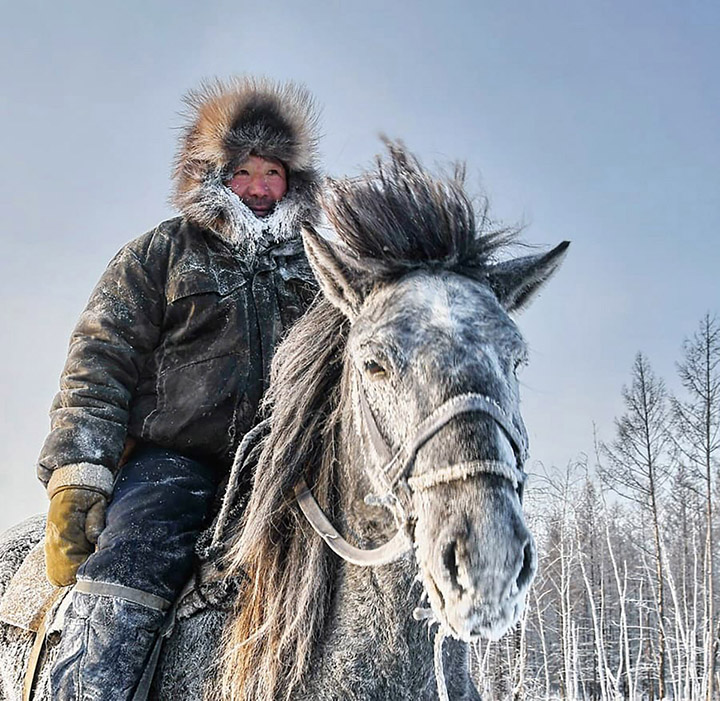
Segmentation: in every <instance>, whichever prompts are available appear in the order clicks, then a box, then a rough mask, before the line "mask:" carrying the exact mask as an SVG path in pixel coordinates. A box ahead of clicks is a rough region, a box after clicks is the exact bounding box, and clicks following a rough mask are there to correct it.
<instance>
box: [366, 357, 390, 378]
mask: <svg viewBox="0 0 720 701" xmlns="http://www.w3.org/2000/svg"><path fill="white" fill-rule="evenodd" d="M365 372H366V373H367V374H368V375H370V377H371V378H372V379H373V380H381V379H382V378H383V377H385V376H386V375H387V372H386V371H385V368H384V367H383V366H382V365H380V363H377V362H375V361H374V360H366V361H365Z"/></svg>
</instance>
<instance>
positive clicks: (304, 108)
mask: <svg viewBox="0 0 720 701" xmlns="http://www.w3.org/2000/svg"><path fill="white" fill-rule="evenodd" d="M188 104H189V105H190V107H191V108H192V110H193V111H194V115H193V117H194V118H193V120H192V121H191V123H190V124H189V126H188V128H187V130H186V132H185V134H184V137H183V140H182V142H181V147H180V152H179V155H178V159H177V162H176V168H175V196H174V201H175V203H176V204H177V206H178V208H179V209H180V210H181V212H182V213H183V215H182V216H180V217H178V218H175V219H171V220H169V221H166V222H163V223H162V224H160V225H159V226H157V227H156V228H155V229H153V230H152V231H150V232H148V233H147V234H145V235H143V236H141V237H139V238H137V239H135V240H134V241H131V242H130V243H129V244H127V245H126V246H124V247H123V248H122V249H121V250H120V252H119V253H118V254H117V255H116V256H115V258H114V259H113V260H112V261H111V263H110V264H109V266H108V268H107V270H106V271H105V273H104V274H103V276H102V278H101V279H100V281H99V283H98V285H97V286H96V288H95V290H94V291H93V293H92V295H91V297H90V301H89V302H88V305H87V308H86V309H85V311H84V312H83V314H82V315H81V317H80V320H79V322H78V324H77V326H76V328H75V330H74V332H73V334H72V338H71V342H70V350H69V354H68V357H67V362H66V364H65V368H64V370H63V374H62V377H61V380H60V391H59V393H58V394H57V395H56V397H55V400H54V402H53V405H52V409H51V431H50V434H49V435H48V437H47V439H46V441H45V443H44V445H43V448H42V451H41V454H40V458H39V462H38V476H39V478H40V479H41V480H42V481H43V482H45V483H46V484H47V485H48V491H49V493H50V495H51V496H52V494H53V493H54V492H55V491H56V490H58V489H61V488H64V487H66V486H82V487H86V488H90V489H94V490H97V491H100V492H102V493H104V494H105V495H107V496H109V494H110V493H111V491H112V484H113V478H114V474H115V472H116V471H117V468H118V463H119V460H120V457H121V455H122V453H123V449H124V446H125V444H126V439H127V438H128V437H129V438H134V439H138V440H142V441H148V442H151V443H154V444H157V445H160V446H163V447H166V448H168V449H171V450H174V451H176V452H179V453H182V454H186V455H189V456H192V457H196V458H198V459H206V460H209V461H212V462H213V463H217V464H219V465H221V466H227V465H229V464H230V463H231V461H232V458H233V453H234V450H235V448H236V447H237V445H238V443H239V441H240V440H241V438H242V436H243V434H244V433H245V432H246V431H248V430H249V429H250V428H251V427H252V425H253V421H254V420H255V418H256V413H257V409H258V406H259V402H260V399H261V397H262V393H263V391H264V389H265V386H266V384H267V381H268V378H269V368H270V361H271V359H272V355H273V352H274V349H275V347H276V345H277V343H278V342H279V340H280V338H281V337H282V335H283V333H284V331H285V330H286V329H287V328H288V327H289V326H290V325H291V324H292V323H293V322H294V321H295V320H296V319H297V318H298V317H299V316H300V315H301V314H302V313H303V312H304V311H305V310H306V309H307V307H308V306H309V304H310V302H311V301H312V299H313V297H314V295H315V292H316V283H315V281H314V278H313V276H312V272H311V270H310V267H309V265H308V263H307V260H306V258H305V254H304V251H303V247H302V241H301V238H300V230H301V225H302V223H303V222H305V221H310V222H312V221H314V220H315V218H316V216H315V199H316V195H317V190H318V186H319V185H318V184H319V180H320V176H319V172H318V171H317V169H316V167H315V162H314V157H315V140H314V139H315V136H314V134H315V131H314V113H313V106H312V101H311V99H310V97H309V95H308V94H307V93H306V92H305V91H304V90H303V89H302V88H298V87H297V86H293V85H289V86H287V85H286V86H278V85H274V84H271V83H268V82H266V81H253V80H252V79H250V80H247V79H245V80H237V81H233V82H230V83H227V84H221V83H214V84H210V85H206V86H204V88H203V89H201V90H200V91H198V92H196V93H191V94H190V96H189V97H188ZM250 154H254V155H259V156H262V157H272V158H277V159H280V160H282V162H283V163H284V164H285V167H286V171H287V175H288V192H287V194H286V195H285V197H283V198H282V200H280V202H278V203H277V205H276V207H275V209H274V210H273V211H272V212H271V213H270V214H269V215H267V216H266V217H264V218H262V219H259V218H257V217H255V215H254V214H253V213H252V211H251V210H250V209H249V208H248V207H246V206H245V205H244V204H243V203H242V202H241V200H240V199H239V198H238V197H237V196H236V195H235V194H234V193H233V192H232V191H231V190H230V189H229V188H228V187H226V182H227V180H228V178H229V176H230V175H231V174H232V172H233V169H234V168H235V167H237V165H238V164H239V163H241V162H243V161H244V160H245V159H246V158H247V156H248V155H250Z"/></svg>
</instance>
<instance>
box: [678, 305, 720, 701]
mask: <svg viewBox="0 0 720 701" xmlns="http://www.w3.org/2000/svg"><path fill="white" fill-rule="evenodd" d="M683 354H684V357H683V360H682V361H681V362H680V363H678V366H677V368H678V374H679V376H680V381H681V382H682V385H683V387H684V388H685V391H686V392H687V399H686V400H685V401H680V400H678V399H674V400H673V402H672V406H673V414H674V418H675V423H676V427H677V436H678V440H677V447H678V449H679V450H680V451H682V453H683V454H684V456H685V458H686V459H687V460H688V461H689V462H690V464H691V465H693V466H694V467H695V469H696V470H697V471H698V473H699V475H700V477H701V479H702V481H703V483H704V489H703V491H704V496H705V548H704V555H703V560H704V562H703V573H704V582H705V621H704V637H705V644H704V646H703V647H704V656H705V659H704V663H705V664H704V668H705V699H706V701H712V695H713V684H714V680H715V667H716V658H717V654H718V637H720V622H716V618H717V616H716V611H715V586H714V584H715V583H714V579H715V569H716V567H715V560H716V557H717V555H716V552H715V541H714V537H713V528H714V525H715V524H714V514H713V467H714V466H715V464H716V456H717V454H718V452H719V451H720V324H718V322H717V320H716V319H715V318H712V317H711V316H710V315H709V314H706V315H705V316H704V317H703V319H702V321H701V322H700V327H699V329H698V330H697V331H696V332H695V334H694V335H693V337H692V338H690V339H686V340H685V342H684V344H683Z"/></svg>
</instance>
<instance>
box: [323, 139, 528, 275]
mask: <svg viewBox="0 0 720 701" xmlns="http://www.w3.org/2000/svg"><path fill="white" fill-rule="evenodd" d="M386 145H387V148H388V156H387V157H386V158H384V159H383V158H380V157H379V158H378V160H377V165H376V169H375V170H374V171H372V172H369V173H368V174H366V175H364V176H362V177H360V178H351V179H345V180H330V181H329V183H328V187H327V188H326V191H325V194H324V196H323V208H324V209H325V212H326V214H327V217H328V220H329V222H330V224H331V225H332V226H333V228H334V229H335V230H336V232H337V234H338V236H339V237H340V238H341V240H342V241H343V243H344V244H345V245H346V246H347V248H348V249H350V251H351V253H352V255H353V256H354V257H355V258H356V259H357V261H358V266H359V267H360V268H362V269H363V270H364V271H373V270H374V271H377V273H378V275H381V276H383V277H388V276H395V275H399V274H403V273H404V272H406V271H407V270H408V269H412V268H418V267H424V266H428V265H432V266H434V267H441V268H446V269H450V270H459V269H463V268H467V267H475V268H477V267H482V266H484V265H486V264H487V263H488V262H489V261H490V260H491V259H492V258H493V256H494V255H495V253H496V252H497V250H498V249H499V248H501V247H502V246H504V245H506V244H508V243H510V242H511V241H512V240H513V238H514V236H515V233H516V232H515V230H513V229H510V228H500V227H496V226H495V225H494V224H493V222H492V221H491V220H490V219H489V216H488V207H487V199H486V198H485V197H479V198H477V200H476V204H477V209H476V205H475V204H474V203H473V200H472V199H471V198H470V197H469V195H468V194H467V192H466V190H465V186H464V180H465V168H464V166H463V165H462V164H456V165H455V168H454V171H453V172H452V173H450V174H445V175H442V176H440V177H436V176H433V175H431V174H430V173H429V172H428V171H426V170H425V169H424V168H423V166H422V165H421V164H420V162H419V161H418V160H417V158H415V156H413V155H412V154H410V153H409V152H408V151H407V150H406V149H405V148H404V147H403V146H402V144H399V143H392V142H386Z"/></svg>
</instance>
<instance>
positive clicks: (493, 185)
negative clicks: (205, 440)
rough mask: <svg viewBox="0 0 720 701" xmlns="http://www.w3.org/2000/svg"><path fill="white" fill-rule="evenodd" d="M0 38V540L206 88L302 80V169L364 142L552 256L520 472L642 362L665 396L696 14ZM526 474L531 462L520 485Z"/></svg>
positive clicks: (234, 19) (699, 278)
mask: <svg viewBox="0 0 720 701" xmlns="http://www.w3.org/2000/svg"><path fill="white" fill-rule="evenodd" d="M2 16H3V22H2V26H1V27H0V85H2V98H1V99H0V154H2V162H3V165H4V168H3V169H2V171H1V172H0V236H2V250H3V256H2V258H1V259H0V265H1V266H2V271H1V274H0V295H1V297H0V298H1V299H2V300H3V304H2V305H1V306H0V323H2V329H3V339H4V342H3V344H2V349H1V350H0V360H1V362H0V374H1V376H2V409H1V411H2V418H1V421H0V445H2V446H3V458H2V463H1V466H0V489H2V494H3V497H2V498H3V501H2V505H3V508H2V510H1V511H0V528H1V527H4V526H7V525H9V524H10V523H12V522H14V521H16V520H18V519H20V518H22V517H24V516H25V515H29V514H31V513H34V512H36V511H39V510H41V509H44V508H45V497H44V494H43V491H42V489H41V488H40V487H39V486H37V485H36V483H35V477H34V462H35V459H36V457H37V453H38V451H39V449H40V445H41V442H42V440H43V438H44V435H45V433H46V431H47V428H48V419H47V410H48V407H49V404H50V401H51V399H52V396H53V394H54V392H55V390H56V388H57V380H58V376H59V373H60V370H61V367H62V364H63V361H64V355H65V351H66V346H67V340H68V337H69V334H70V331H71V329H72V326H73V325H74V322H75V320H76V318H77V316H78V314H79V313H80V311H81V309H82V307H83V305H84V303H85V301H86V299H87V297H88V295H89V293H90V290H91V288H92V286H93V285H94V283H95V281H96V280H97V278H98V276H99V275H100V273H101V271H102V269H103V267H104V266H105V264H106V263H107V261H108V260H109V259H110V257H111V256H112V255H113V254H114V253H115V251H116V250H117V249H118V248H119V247H120V246H121V245H122V244H123V243H125V242H126V241H128V240H129V239H131V238H133V237H135V236H137V235H139V234H140V233H142V232H144V231H146V230H147V229H149V228H151V227H152V226H154V225H155V224H156V223H158V222H159V221H160V220H162V219H163V218H166V217H168V216H170V215H171V214H172V210H171V209H170V208H169V206H168V205H167V204H166V202H167V197H168V193H169V189H170V180H169V172H170V164H171V160H172V157H173V153H174V149H175V140H176V138H177V134H178V132H177V129H176V128H177V127H178V126H179V124H180V123H181V119H180V117H179V116H178V112H179V111H180V110H181V108H182V105H181V100H180V97H181V95H182V94H183V93H184V92H185V91H186V90H188V89H189V88H191V87H194V86H196V85H197V83H198V82H199V81H200V80H201V79H202V78H206V77H212V76H221V77H222V76H227V75H229V74H231V73H246V72H249V73H263V74H266V75H269V76H272V77H275V78H280V79H285V78H291V79H294V80H299V81H302V82H304V83H306V84H307V86H308V87H309V88H310V90H311V91H312V92H313V93H314V94H315V95H316V96H317V99H318V101H319V103H320V104H322V105H323V107H324V112H323V124H324V133H325V138H324V140H323V143H322V154H323V159H324V163H325V165H326V167H327V170H328V171H329V172H330V173H332V174H335V175H341V174H345V173H348V174H352V173H356V172H357V171H358V169H359V168H360V167H361V166H363V165H366V164H368V163H369V162H370V160H371V158H372V156H373V154H374V153H375V152H376V151H377V150H378V147H379V142H378V140H377V134H378V132H380V131H382V132H385V133H387V134H388V135H390V136H393V137H401V138H402V139H404V140H405V141H406V143H407V144H408V146H409V147H410V148H411V149H413V150H414V151H416V152H417V153H418V154H419V155H420V157H421V158H422V159H423V160H424V161H425V162H426V163H428V164H432V163H434V162H440V163H443V162H447V161H448V160H452V159H459V158H460V159H465V160H466V161H467V163H468V172H469V176H470V177H469V182H470V185H471V187H472V188H475V189H476V188H477V187H478V186H480V185H482V186H484V187H485V188H486V190H487V191H488V193H489V194H490V196H491V199H492V201H493V203H494V210H495V213H496V215H497V216H499V217H501V218H503V219H505V220H506V221H522V222H524V223H526V224H527V225H528V226H527V229H526V232H525V237H526V239H527V240H529V241H530V242H532V243H535V244H541V245H553V244H555V243H557V242H558V241H560V240H562V239H571V240H572V241H573V245H572V247H571V249H570V254H569V256H568V259H567V261H566V263H565V266H564V268H563V269H562V270H561V271H560V273H559V274H558V276H557V278H556V279H555V280H554V281H553V283H552V284H551V285H549V286H548V288H547V291H546V292H545V293H544V294H543V295H542V296H541V298H540V299H539V300H538V301H537V302H536V303H535V304H534V305H533V306H532V307H531V308H530V309H529V310H528V311H527V312H526V313H525V314H524V316H523V318H522V319H521V320H520V325H521V328H522V329H523V331H524V333H525V335H526V338H527V340H528V342H529V344H530V348H531V351H532V357H531V365H530V367H529V368H527V369H526V370H525V372H524V375H523V380H524V384H525V389H524V395H523V402H524V406H525V418H526V422H527V424H528V428H529V432H530V437H531V452H532V459H533V460H541V461H542V462H543V463H545V464H548V465H550V464H556V465H560V466H564V465H565V463H566V462H567V461H568V460H571V459H573V458H575V457H577V456H578V455H579V454H580V453H581V452H583V451H588V452H589V451H591V450H592V426H593V422H595V423H596V424H597V426H598V429H599V431H600V435H601V437H603V438H610V437H611V435H612V433H611V432H612V419H613V417H614V416H615V414H616V413H618V412H619V411H620V408H621V407H620V387H621V385H622V383H623V382H626V381H627V379H628V376H629V371H630V367H631V364H632V360H633V356H634V354H635V353H636V351H638V350H644V351H645V352H646V353H647V354H648V356H649V357H650V360H651V362H652V364H653V366H654V367H655V369H656V371H657V372H658V373H659V374H660V375H662V376H664V377H665V378H666V379H667V380H668V383H669V384H670V385H671V386H673V385H675V381H674V377H673V374H674V362H675V360H677V359H678V357H679V349H680V345H681V342H682V340H683V338H684V337H685V336H687V335H690V334H691V333H692V332H693V331H694V330H695V328H696V326H697V324H698V321H699V319H700V317H701V316H702V315H703V314H704V313H705V312H706V311H711V312H718V313H720V284H719V283H718V269H720V243H719V240H720V238H719V236H718V229H719V228H720V227H719V225H720V197H719V195H720V174H719V173H720V168H719V164H718V161H719V160H720V128H719V127H720V124H719V121H720V120H719V118H718V115H719V114H720V83H719V81H718V74H719V73H720V48H719V44H720V42H718V41H717V37H718V36H720V31H719V30H720V5H718V3H717V2H715V1H714V0H713V1H710V0H707V1H704V2H692V1H690V2H684V3H678V2H674V1H673V2H669V1H667V0H634V1H633V2H619V1H618V2H609V1H602V2H583V3H580V2H577V1H576V0H561V1H558V2H545V3H539V2H521V3H509V2H503V1H500V0H490V1H480V0H473V1H472V2H470V1H466V2H458V1H456V2H446V3H443V4H441V3H437V2H433V3H430V2H412V3H411V2H397V1H396V2H394V3H392V5H390V4H389V3H387V2H378V1H375V0H372V1H369V2H363V3H350V2H339V1H336V2H319V1H314V2H305V3H300V2H276V3H267V4H266V6H264V7H258V4H257V3H247V2H238V1H237V0H236V2H225V1H223V2H203V3H199V2H190V1H178V0H175V1H174V2H168V1H161V2H139V1H133V2H122V3H120V2H103V3H98V2H68V3H55V2H49V1H47V2H26V3H23V4H20V3H12V4H11V3H7V2H6V3H3V12H2ZM535 467H536V466H534V464H532V463H531V465H530V468H531V470H533V469H535Z"/></svg>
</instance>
